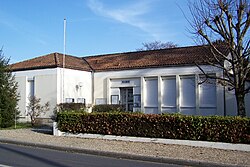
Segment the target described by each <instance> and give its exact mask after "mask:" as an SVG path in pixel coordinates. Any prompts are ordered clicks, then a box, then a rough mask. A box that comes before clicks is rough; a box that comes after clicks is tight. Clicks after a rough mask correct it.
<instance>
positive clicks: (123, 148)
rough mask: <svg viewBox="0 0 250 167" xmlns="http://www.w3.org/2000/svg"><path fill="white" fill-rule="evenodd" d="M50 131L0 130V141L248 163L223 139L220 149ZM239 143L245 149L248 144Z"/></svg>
mask: <svg viewBox="0 0 250 167" xmlns="http://www.w3.org/2000/svg"><path fill="white" fill-rule="evenodd" d="M51 134H52V131H51V132H50V131H44V130H43V131H42V130H37V129H19V130H0V142H4V143H12V144H21V145H27V146H36V147H43V148H50V149H57V150H63V151H71V152H78V153H87V154H94V155H103V156H111V157H116V158H126V159H135V160H144V161H153V162H162V163H173V164H180V165H189V166H250V158H249V157H250V151H249V150H245V151H244V150H241V151H240V150H237V149H236V150H226V149H224V148H223V147H225V148H226V144H225V143H222V148H223V149H218V148H211V147H209V145H206V144H205V145H206V147H201V146H202V142H199V143H200V145H199V147H197V146H195V142H191V143H192V145H187V144H185V142H187V143H190V141H185V140H184V141H181V142H184V145H183V143H178V142H180V141H179V140H169V141H171V143H159V142H158V143H157V142H154V141H147V142H141V141H140V140H145V138H133V137H132V138H129V137H125V138H127V141H120V140H117V139H114V138H113V137H115V136H106V137H105V136H102V139H100V136H99V138H98V137H97V136H95V135H89V136H90V137H91V138H79V136H78V137H69V136H68V137H63V136H53V135H51ZM85 137H86V136H85ZM96 137H97V138H96ZM107 137H108V138H109V140H108V139H107ZM120 138H121V137H120ZM110 139H112V140H110ZM132 139H133V140H132ZM134 139H135V140H134ZM131 140H132V141H131ZM151 140H153V139H151ZM207 143H208V144H209V142H207ZM231 145H232V144H231ZM243 146H245V148H246V149H249V145H243ZM236 148H237V147H236Z"/></svg>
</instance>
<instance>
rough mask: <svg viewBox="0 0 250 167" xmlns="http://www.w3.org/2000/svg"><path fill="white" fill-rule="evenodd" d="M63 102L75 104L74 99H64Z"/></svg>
mask: <svg viewBox="0 0 250 167" xmlns="http://www.w3.org/2000/svg"><path fill="white" fill-rule="evenodd" d="M65 102H66V103H74V102H75V99H74V98H66V99H65Z"/></svg>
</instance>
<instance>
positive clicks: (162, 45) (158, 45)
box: [136, 41, 178, 51]
mask: <svg viewBox="0 0 250 167" xmlns="http://www.w3.org/2000/svg"><path fill="white" fill-rule="evenodd" d="M142 45H143V47H142V48H139V49H136V50H137V51H143V50H156V49H167V48H176V47H177V46H178V45H177V44H174V43H173V42H161V41H154V42H145V43H142Z"/></svg>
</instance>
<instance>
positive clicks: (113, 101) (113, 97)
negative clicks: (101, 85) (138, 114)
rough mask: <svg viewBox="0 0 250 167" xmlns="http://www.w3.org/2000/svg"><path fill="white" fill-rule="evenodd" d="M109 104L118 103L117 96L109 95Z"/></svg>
mask: <svg viewBox="0 0 250 167" xmlns="http://www.w3.org/2000/svg"><path fill="white" fill-rule="evenodd" d="M111 104H119V96H118V95H111Z"/></svg>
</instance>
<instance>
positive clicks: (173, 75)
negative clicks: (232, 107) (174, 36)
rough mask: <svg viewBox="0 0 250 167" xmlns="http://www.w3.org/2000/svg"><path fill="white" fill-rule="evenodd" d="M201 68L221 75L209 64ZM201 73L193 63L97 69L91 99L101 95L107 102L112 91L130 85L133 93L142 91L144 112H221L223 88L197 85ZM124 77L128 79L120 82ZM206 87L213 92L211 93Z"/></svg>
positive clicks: (200, 113)
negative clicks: (188, 64)
mask: <svg viewBox="0 0 250 167" xmlns="http://www.w3.org/2000/svg"><path fill="white" fill-rule="evenodd" d="M203 69H205V71H207V72H209V73H211V74H215V75H221V73H220V72H219V71H218V70H216V69H214V68H212V67H209V66H203ZM201 77H202V75H201V72H200V70H199V69H198V68H197V67H195V66H193V67H192V66H184V67H168V68H148V69H136V70H123V71H110V72H109V71H108V72H96V73H95V74H94V90H95V91H94V99H95V102H96V101H98V102H99V100H100V99H103V101H106V103H107V104H110V97H111V95H116V94H119V88H120V87H133V90H134V91H136V93H134V94H141V110H142V111H144V112H145V113H163V112H170V113H175V112H180V113H184V114H195V115H224V99H223V98H224V93H223V88H222V87H220V86H217V87H210V88H209V86H199V85H198V81H199V79H200V78H201ZM134 79H137V80H138V79H139V80H138V81H137V82H138V83H140V82H141V83H140V84H135V82H134ZM126 80H127V81H128V83H126V82H123V81H126ZM126 84H127V85H126ZM114 85H115V86H114ZM169 87H171V88H170V89H169ZM207 89H210V90H207ZM190 91H191V92H190ZM209 91H211V92H212V91H213V92H214V93H211V95H210V94H209V93H208V92H209ZM202 92H203V94H202ZM205 94H206V95H205ZM207 96H208V97H207ZM168 98H171V100H168ZM204 101H208V104H206V103H204ZM212 103H213V104H212Z"/></svg>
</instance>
